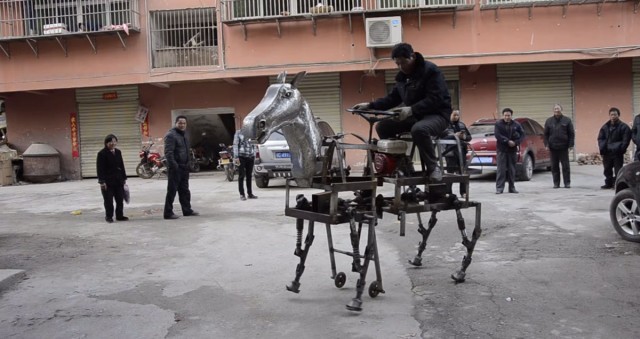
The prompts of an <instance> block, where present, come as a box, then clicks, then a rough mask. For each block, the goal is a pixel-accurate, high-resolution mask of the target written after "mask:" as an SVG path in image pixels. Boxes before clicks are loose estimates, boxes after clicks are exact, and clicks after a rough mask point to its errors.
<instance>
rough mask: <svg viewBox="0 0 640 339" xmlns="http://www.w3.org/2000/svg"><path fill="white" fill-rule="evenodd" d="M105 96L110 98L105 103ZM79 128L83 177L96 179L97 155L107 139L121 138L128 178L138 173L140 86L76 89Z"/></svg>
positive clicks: (119, 145)
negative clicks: (137, 114) (109, 135)
mask: <svg viewBox="0 0 640 339" xmlns="http://www.w3.org/2000/svg"><path fill="white" fill-rule="evenodd" d="M103 95H108V96H110V97H111V99H110V100H105V99H104V98H103ZM115 96H117V98H113V97H115ZM76 101H77V103H78V126H79V133H80V166H81V170H82V177H83V178H91V177H96V176H97V173H96V156H97V154H98V152H99V151H100V150H101V149H102V148H103V147H104V137H105V136H106V135H108V134H114V135H115V136H117V137H118V146H117V147H118V149H120V151H122V158H123V159H124V165H125V170H126V171H127V175H129V176H133V175H135V174H136V166H137V164H138V162H139V161H140V159H139V155H138V153H139V152H140V147H141V139H140V123H139V122H138V121H136V119H135V117H136V113H137V111H138V105H139V100H138V87H137V86H118V87H101V88H82V89H77V90H76Z"/></svg>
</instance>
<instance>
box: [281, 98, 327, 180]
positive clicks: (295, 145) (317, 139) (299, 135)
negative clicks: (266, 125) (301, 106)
mask: <svg viewBox="0 0 640 339" xmlns="http://www.w3.org/2000/svg"><path fill="white" fill-rule="evenodd" d="M282 132H283V134H284V137H285V139H287V143H288V144H289V151H290V152H291V164H292V169H291V172H292V175H293V177H294V178H296V179H298V178H300V179H304V178H306V179H308V180H311V178H312V177H313V176H315V175H316V174H317V169H318V165H317V162H318V159H319V158H320V156H321V146H322V136H321V135H320V130H319V129H318V125H317V123H316V121H315V119H314V118H313V114H311V111H310V110H308V108H307V109H305V111H304V112H302V114H300V117H299V118H296V119H295V120H294V121H292V122H290V123H289V124H287V125H286V126H283V127H282ZM305 186H306V185H305Z"/></svg>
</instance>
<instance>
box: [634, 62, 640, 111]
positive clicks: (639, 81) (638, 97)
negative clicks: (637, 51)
mask: <svg viewBox="0 0 640 339" xmlns="http://www.w3.org/2000/svg"><path fill="white" fill-rule="evenodd" d="M638 114H640V58H634V59H633V115H638Z"/></svg>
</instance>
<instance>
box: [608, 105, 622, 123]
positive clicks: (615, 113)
mask: <svg viewBox="0 0 640 339" xmlns="http://www.w3.org/2000/svg"><path fill="white" fill-rule="evenodd" d="M618 120H620V110H619V109H617V108H616V107H611V108H610V109H609V121H611V123H612V124H614V123H616V122H618Z"/></svg>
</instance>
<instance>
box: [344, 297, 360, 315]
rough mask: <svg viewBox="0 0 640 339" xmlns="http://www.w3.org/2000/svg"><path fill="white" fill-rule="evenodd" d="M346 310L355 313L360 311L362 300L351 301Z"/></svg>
mask: <svg viewBox="0 0 640 339" xmlns="http://www.w3.org/2000/svg"><path fill="white" fill-rule="evenodd" d="M347 309H348V310H349V311H356V312H360V311H362V300H360V299H358V298H353V299H351V303H349V304H348V305H347Z"/></svg>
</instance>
